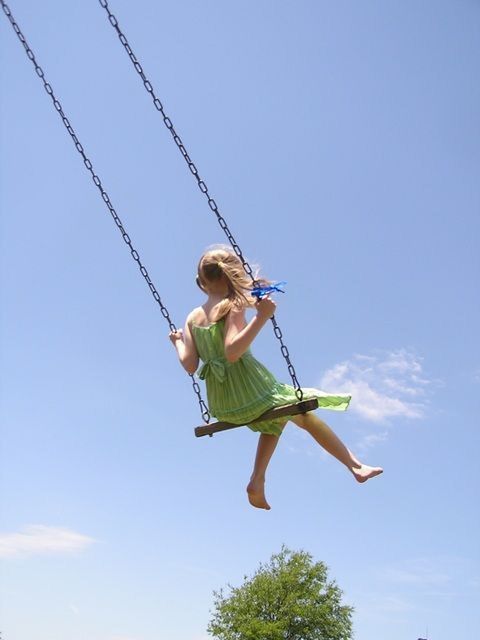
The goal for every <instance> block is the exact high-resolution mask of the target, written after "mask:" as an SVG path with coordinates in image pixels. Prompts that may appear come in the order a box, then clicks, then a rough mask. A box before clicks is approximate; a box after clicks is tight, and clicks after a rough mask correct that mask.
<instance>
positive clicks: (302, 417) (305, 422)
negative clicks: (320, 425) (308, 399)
mask: <svg viewBox="0 0 480 640" xmlns="http://www.w3.org/2000/svg"><path fill="white" fill-rule="evenodd" d="M292 421H293V422H294V423H295V424H296V425H297V427H300V428H301V429H308V427H309V426H310V415H309V414H308V413H300V414H299V415H298V416H295V417H294V418H292Z"/></svg>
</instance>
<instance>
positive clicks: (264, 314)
mask: <svg viewBox="0 0 480 640" xmlns="http://www.w3.org/2000/svg"><path fill="white" fill-rule="evenodd" d="M263 282H265V281H263ZM197 284H198V286H199V287H200V288H201V289H202V291H203V292H204V293H205V294H206V295H207V300H206V302H205V304H203V305H202V306H201V307H197V308H196V309H194V310H193V311H192V312H191V313H190V314H189V316H188V317H187V321H186V324H185V329H184V331H182V330H178V331H175V332H172V333H171V334H170V340H171V341H172V343H173V345H174V346H175V348H176V350H177V354H178V357H179V359H180V362H181V364H182V365H183V367H184V368H185V369H186V371H187V372H188V373H190V374H193V373H195V371H196V370H197V368H198V364H199V359H201V360H202V361H203V365H202V367H201V368H200V371H199V373H198V376H199V378H201V379H202V380H205V383H206V385H207V398H208V404H209V408H210V412H211V414H212V415H213V416H215V417H216V418H217V419H218V420H222V421H223V420H225V421H227V422H232V423H235V424H249V422H251V421H252V420H255V419H256V418H258V417H259V416H260V415H261V414H262V413H264V412H265V411H267V410H268V409H271V408H272V407H276V406H282V405H285V404H290V403H293V402H296V401H297V397H296V395H295V389H294V388H293V387H291V386H289V385H286V384H282V383H280V382H277V380H276V379H275V378H274V376H273V375H272V374H271V373H270V372H269V371H268V369H266V368H265V367H264V366H263V365H262V364H260V362H258V360H256V359H255V358H254V357H253V356H252V354H251V353H250V349H249V347H250V345H251V343H252V342H253V340H254V339H255V337H256V336H257V334H258V333H259V331H260V330H261V329H262V328H263V327H264V326H265V324H266V323H267V321H268V320H269V318H271V316H272V315H273V314H274V313H275V308H276V304H275V302H274V301H273V300H272V299H271V298H270V297H268V296H267V297H266V298H263V299H261V300H256V299H255V298H254V297H252V296H251V293H250V292H251V287H252V283H251V280H250V279H249V277H248V276H247V275H246V274H245V271H244V269H243V266H242V263H241V261H240V260H239V258H238V257H237V256H236V255H235V253H233V251H231V250H230V249H226V248H222V249H213V250H210V251H207V252H206V253H204V255H203V256H202V257H201V258H200V262H199V263H198V275H197ZM249 307H254V308H255V309H256V315H255V316H254V317H253V318H252V320H250V322H248V323H247V321H246V319H245V309H247V308H249ZM303 394H304V398H305V399H308V398H317V399H318V401H319V406H320V407H322V408H325V409H333V410H336V411H345V410H346V409H347V407H348V404H349V402H350V396H348V395H339V394H337V395H331V394H326V393H323V392H322V391H319V390H318V389H303ZM288 420H291V421H292V422H293V423H294V424H296V425H297V426H298V427H301V428H302V429H305V430H306V431H307V432H308V433H309V434H310V435H311V436H312V437H313V438H314V439H315V440H316V441H317V442H318V444H320V445H321V446H322V447H323V448H324V449H326V451H328V452H329V453H330V454H331V455H333V456H334V457H335V458H337V460H339V461H340V462H342V463H343V464H344V465H345V466H346V467H347V469H348V470H349V471H351V473H352V474H353V476H354V477H355V479H356V480H357V481H358V482H365V481H366V480H368V479H369V478H372V477H373V476H376V475H378V474H380V473H382V471H383V470H382V469H381V468H380V467H369V466H367V465H364V464H362V463H361V462H359V461H358V460H357V458H356V457H355V456H354V455H353V454H352V453H351V452H350V451H349V450H348V449H347V448H346V447H345V445H344V444H343V443H342V442H341V440H340V439H339V438H338V437H337V436H336V435H335V434H334V433H333V431H332V430H331V429H330V428H329V427H328V425H326V424H325V422H323V421H322V420H320V418H318V417H317V416H316V415H315V414H314V413H312V412H309V413H306V414H303V415H297V416H291V417H289V418H288V417H287V418H276V419H274V420H267V421H263V422H259V423H257V424H255V425H249V426H250V429H252V430H253V431H259V432H260V438H259V441H258V447H257V454H256V458H255V464H254V468H253V473H252V476H251V478H250V482H249V484H248V486H247V494H248V499H249V501H250V504H252V505H253V506H254V507H258V508H260V509H270V506H269V504H268V502H267V500H266V498H265V472H266V469H267V466H268V463H269V462H270V458H271V457H272V454H273V452H274V451H275V447H276V446H277V443H278V438H279V436H280V434H281V433H282V430H283V428H284V426H285V424H286V423H287V422H288Z"/></svg>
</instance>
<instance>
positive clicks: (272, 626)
mask: <svg viewBox="0 0 480 640" xmlns="http://www.w3.org/2000/svg"><path fill="white" fill-rule="evenodd" d="M327 574H328V569H327V566H326V565H325V564H324V563H323V562H313V558H312V556H311V555H310V554H309V553H306V552H304V551H290V549H287V547H285V546H283V547H282V549H281V551H280V553H277V554H274V555H272V557H271V558H270V561H269V562H268V563H266V564H261V565H260V567H259V569H258V570H257V571H256V573H255V574H254V575H253V577H251V578H249V577H248V576H245V577H244V583H243V584H242V586H240V587H232V586H231V585H228V588H229V589H230V593H229V594H228V595H226V596H225V595H224V593H223V590H220V591H218V592H217V591H216V592H214V611H213V614H212V619H211V620H210V622H209V625H208V632H209V633H210V634H211V635H212V636H213V637H215V638H218V639H219V640H350V638H351V637H352V622H351V616H352V611H353V609H352V607H349V606H346V605H343V604H342V602H341V597H342V591H341V590H340V589H339V587H338V586H337V584H336V583H335V581H333V580H331V581H329V580H328V575H327Z"/></svg>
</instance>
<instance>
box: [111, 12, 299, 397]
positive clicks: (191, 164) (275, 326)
mask: <svg viewBox="0 0 480 640" xmlns="http://www.w3.org/2000/svg"><path fill="white" fill-rule="evenodd" d="M98 1H99V3H100V5H101V6H102V7H103V9H105V11H106V12H107V15H108V21H109V22H110V24H111V25H112V27H113V28H114V29H115V31H116V32H117V35H118V38H119V40H120V42H121V43H122V45H123V47H124V49H125V51H126V52H127V55H128V57H129V58H130V60H131V62H132V64H133V66H134V68H135V71H136V72H137V73H138V75H139V76H140V78H141V80H142V82H143V86H144V87H145V89H146V90H147V92H148V93H149V94H150V96H151V98H152V101H153V104H154V106H155V108H156V109H157V111H158V112H159V113H160V114H161V116H162V118H163V122H164V124H165V126H166V127H167V129H168V130H169V131H170V134H171V136H172V138H173V141H174V142H175V144H176V145H177V147H178V149H179V151H180V153H181V154H182V156H183V158H184V160H185V162H186V163H187V166H188V168H189V169H190V172H191V173H192V175H193V176H194V177H195V180H196V181H197V185H198V188H199V189H200V191H201V192H202V193H203V194H204V195H205V197H206V199H207V202H208V206H209V207H210V209H211V210H212V212H213V213H214V214H215V216H216V218H217V222H218V224H219V225H220V227H221V229H222V230H223V232H224V233H225V235H226V236H227V238H228V241H229V243H230V245H231V246H232V248H233V250H234V252H235V254H236V255H237V256H238V258H239V259H240V261H241V263H242V265H243V268H244V270H245V272H246V273H247V275H248V276H249V277H250V278H251V279H252V284H253V285H254V286H255V285H256V284H257V282H256V280H255V276H254V273H253V269H252V267H251V266H250V265H249V263H248V262H247V260H246V259H245V257H244V255H243V253H242V250H241V249H240V247H239V245H238V243H237V241H236V240H235V237H234V236H233V234H232V232H231V231H230V229H229V227H228V225H227V222H226V220H225V218H224V217H223V216H222V215H221V213H220V210H219V208H218V205H217V203H216V202H215V200H214V198H212V196H211V195H210V193H209V190H208V187H207V185H206V183H205V181H204V180H203V179H202V178H201V177H200V173H199V171H198V169H197V167H196V166H195V164H194V162H193V161H192V159H191V158H190V156H189V155H188V152H187V149H186V148H185V145H184V144H183V142H182V139H181V138H180V136H179V135H178V133H177V132H176V130H175V128H174V126H173V123H172V121H171V119H170V118H169V117H168V116H167V114H166V113H165V110H164V107H163V104H162V102H161V100H160V99H159V98H158V97H157V95H156V94H155V91H154V89H153V85H152V83H151V82H150V80H149V79H148V78H147V76H146V74H145V72H144V70H143V67H142V65H141V64H140V62H139V61H138V59H137V57H136V55H135V54H134V52H133V49H132V47H131V46H130V44H129V42H128V40H127V37H126V36H125V34H124V33H123V31H122V30H121V29H120V25H119V23H118V20H117V18H116V16H115V15H114V14H113V13H112V11H111V10H110V7H109V5H108V0H98ZM271 320H272V324H273V329H274V333H275V337H276V338H277V339H278V341H279V342H280V350H281V352H282V355H283V357H284V358H285V361H286V363H287V368H288V372H289V374H290V377H291V379H292V382H293V385H294V387H295V394H296V396H297V398H298V400H302V399H303V391H302V389H301V387H300V384H299V382H298V379H297V375H296V373H295V368H294V366H293V364H292V362H291V360H290V355H289V352H288V349H287V347H286V345H285V343H284V342H283V335H282V332H281V330H280V327H279V326H278V324H277V321H276V319H275V316H272V318H271Z"/></svg>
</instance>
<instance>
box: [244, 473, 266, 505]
mask: <svg viewBox="0 0 480 640" xmlns="http://www.w3.org/2000/svg"><path fill="white" fill-rule="evenodd" d="M247 495H248V501H249V502H250V504H251V505H252V506H253V507H257V509H266V510H267V511H268V510H269V509H270V505H269V504H268V502H267V500H266V499H265V480H254V479H252V480H250V482H249V483H248V487H247Z"/></svg>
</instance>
